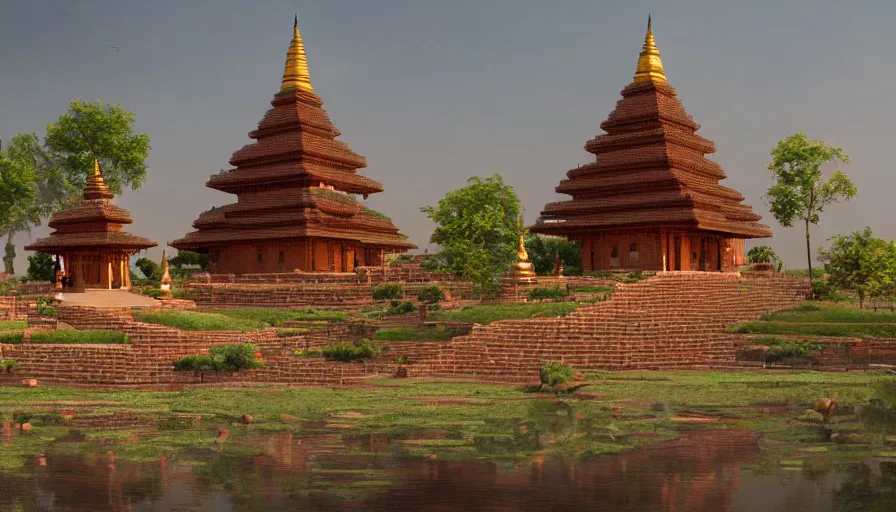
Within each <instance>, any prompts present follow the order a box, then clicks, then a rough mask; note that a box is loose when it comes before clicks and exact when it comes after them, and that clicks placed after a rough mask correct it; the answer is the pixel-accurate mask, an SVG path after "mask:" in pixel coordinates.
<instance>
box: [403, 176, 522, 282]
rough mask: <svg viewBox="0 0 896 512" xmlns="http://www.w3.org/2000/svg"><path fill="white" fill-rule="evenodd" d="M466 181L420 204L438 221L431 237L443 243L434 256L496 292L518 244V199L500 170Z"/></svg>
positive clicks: (440, 265)
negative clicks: (437, 198) (436, 201)
mask: <svg viewBox="0 0 896 512" xmlns="http://www.w3.org/2000/svg"><path fill="white" fill-rule="evenodd" d="M467 183H468V184H467V185H466V186H464V187H461V188H459V189H457V190H453V191H451V192H448V193H447V194H446V195H445V197H444V198H443V199H442V200H440V201H439V204H438V206H436V207H433V206H426V207H423V208H421V209H420V210H421V211H422V212H423V213H425V214H426V215H427V216H428V217H429V218H430V219H432V220H433V222H435V223H436V224H437V227H436V229H435V231H433V233H432V236H431V237H430V239H429V241H430V242H431V243H435V244H439V245H441V246H442V247H443V249H442V251H441V252H439V253H438V254H437V255H434V256H433V259H434V260H435V261H436V262H437V266H438V268H439V269H441V270H443V271H448V272H453V273H456V274H459V275H460V276H462V277H464V278H465V279H468V280H470V281H472V282H473V284H474V285H476V287H477V288H478V289H479V290H480V291H482V292H484V293H495V292H497V290H498V288H499V284H500V278H501V275H502V274H504V273H505V272H507V271H508V270H509V269H510V264H511V262H513V261H515V259H516V253H517V249H518V248H519V239H520V235H521V234H522V226H520V225H519V222H518V218H519V215H520V200H519V198H518V197H517V195H516V192H514V190H513V187H511V186H510V185H506V184H505V183H504V180H503V179H502V178H501V176H499V175H497V174H495V175H494V176H491V177H489V178H486V179H482V178H479V177H473V178H470V179H469V180H467Z"/></svg>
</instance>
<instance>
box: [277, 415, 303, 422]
mask: <svg viewBox="0 0 896 512" xmlns="http://www.w3.org/2000/svg"><path fill="white" fill-rule="evenodd" d="M280 421H282V422H283V423H295V422H297V421H299V418H298V417H297V416H293V415H292V414H281V415H280Z"/></svg>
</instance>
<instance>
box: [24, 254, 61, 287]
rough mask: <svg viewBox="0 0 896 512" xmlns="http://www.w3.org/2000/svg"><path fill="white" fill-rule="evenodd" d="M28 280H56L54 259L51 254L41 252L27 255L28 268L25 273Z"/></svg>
mask: <svg viewBox="0 0 896 512" xmlns="http://www.w3.org/2000/svg"><path fill="white" fill-rule="evenodd" d="M25 275H26V277H27V278H28V280H29V281H40V282H48V281H49V282H51V283H52V282H54V281H56V261H55V260H54V258H53V256H50V255H49V254H44V253H42V252H38V253H34V255H32V256H28V270H27V271H26V273H25Z"/></svg>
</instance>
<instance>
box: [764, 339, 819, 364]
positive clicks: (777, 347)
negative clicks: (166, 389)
mask: <svg viewBox="0 0 896 512" xmlns="http://www.w3.org/2000/svg"><path fill="white" fill-rule="evenodd" d="M753 343H756V344H757V345H764V346H766V347H769V349H768V350H766V351H765V352H763V353H762V356H761V357H762V360H763V361H765V362H767V363H771V362H775V361H782V360H784V359H805V360H813V359H814V356H815V354H817V353H819V352H821V350H822V348H824V347H823V345H822V344H821V343H816V342H812V341H808V340H786V339H782V338H777V337H774V336H769V337H763V338H756V339H754V340H753Z"/></svg>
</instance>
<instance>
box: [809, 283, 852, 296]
mask: <svg viewBox="0 0 896 512" xmlns="http://www.w3.org/2000/svg"><path fill="white" fill-rule="evenodd" d="M812 296H813V297H815V298H816V299H818V300H844V299H845V297H844V296H843V295H841V294H840V293H837V289H836V288H834V287H833V286H831V284H830V283H829V282H828V281H827V280H825V279H813V280H812Z"/></svg>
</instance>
